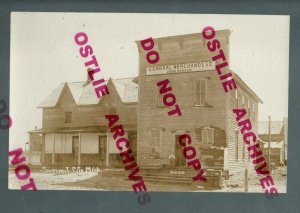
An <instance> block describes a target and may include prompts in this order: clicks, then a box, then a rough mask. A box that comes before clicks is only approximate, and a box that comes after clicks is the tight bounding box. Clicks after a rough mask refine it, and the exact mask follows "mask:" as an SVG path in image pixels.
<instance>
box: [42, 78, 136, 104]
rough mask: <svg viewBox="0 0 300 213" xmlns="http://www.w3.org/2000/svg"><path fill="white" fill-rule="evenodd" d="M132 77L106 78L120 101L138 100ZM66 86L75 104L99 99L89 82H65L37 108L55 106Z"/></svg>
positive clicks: (93, 101) (91, 102)
mask: <svg viewBox="0 0 300 213" xmlns="http://www.w3.org/2000/svg"><path fill="white" fill-rule="evenodd" d="M133 79H134V78H123V79H114V80H113V79H110V80H106V84H109V83H113V85H114V86H115V88H116V90H117V92H118V95H119V97H120V98H121V101H122V102H124V103H134V102H137V101H138V85H137V84H136V83H134V82H132V80H133ZM67 88H69V90H70V92H71V94H72V97H73V99H74V101H75V103H76V104H77V105H92V104H98V103H99V101H100V99H101V98H100V99H99V98H98V97H97V95H96V93H95V90H94V87H93V85H92V83H91V82H90V83H88V84H86V82H69V83H68V82H66V83H63V84H61V85H59V86H58V87H57V88H56V89H54V90H52V92H51V93H50V95H49V96H48V97H47V98H46V99H45V100H44V101H43V102H42V103H41V104H39V106H38V108H46V107H55V106H56V105H57V104H58V102H59V98H60V97H61V95H62V93H63V91H64V90H65V89H67Z"/></svg>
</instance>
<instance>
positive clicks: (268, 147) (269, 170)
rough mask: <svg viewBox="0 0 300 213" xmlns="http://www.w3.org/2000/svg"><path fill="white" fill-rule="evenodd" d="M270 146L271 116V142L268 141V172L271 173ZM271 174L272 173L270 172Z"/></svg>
mask: <svg viewBox="0 0 300 213" xmlns="http://www.w3.org/2000/svg"><path fill="white" fill-rule="evenodd" d="M270 146H271V116H270V115H269V141H268V170H269V171H270V168H271V167H270V162H271V161H270ZM270 172H271V171H270Z"/></svg>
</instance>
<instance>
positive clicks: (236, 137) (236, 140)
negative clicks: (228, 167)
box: [235, 131, 239, 161]
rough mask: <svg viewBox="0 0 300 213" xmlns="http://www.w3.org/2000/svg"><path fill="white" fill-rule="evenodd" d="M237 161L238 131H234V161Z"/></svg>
mask: <svg viewBox="0 0 300 213" xmlns="http://www.w3.org/2000/svg"><path fill="white" fill-rule="evenodd" d="M238 160H239V131H235V161H238Z"/></svg>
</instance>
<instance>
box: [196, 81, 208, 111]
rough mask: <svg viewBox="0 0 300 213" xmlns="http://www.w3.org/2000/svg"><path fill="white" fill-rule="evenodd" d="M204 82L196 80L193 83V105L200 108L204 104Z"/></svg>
mask: <svg viewBox="0 0 300 213" xmlns="http://www.w3.org/2000/svg"><path fill="white" fill-rule="evenodd" d="M206 86H207V85H206V80H197V81H196V82H195V105H196V106H200V105H204V104H205V103H206V93H207V91H206V90H207V89H206Z"/></svg>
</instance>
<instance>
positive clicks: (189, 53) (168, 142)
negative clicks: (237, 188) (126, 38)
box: [138, 34, 228, 168]
mask: <svg viewBox="0 0 300 213" xmlns="http://www.w3.org/2000/svg"><path fill="white" fill-rule="evenodd" d="M195 35H196V34H195ZM195 35H194V37H193V38H192V39H199V43H197V44H195V45H199V46H197V47H195V48H193V49H190V48H185V46H184V44H183V43H184V42H186V41H187V40H188V39H186V38H185V39H183V40H180V39H177V40H176V38H174V39H173V40H172V42H173V43H176V42H177V43H178V45H175V44H174V45H173V47H176V48H177V49H176V48H175V49H173V50H174V51H168V49H166V50H165V49H164V41H162V40H155V42H157V43H156V46H155V49H156V50H157V51H158V52H159V54H160V60H159V62H158V63H157V64H155V66H156V65H169V64H180V63H194V62H202V61H211V56H212V55H210V54H209V52H208V50H207V48H206V45H205V44H206V43H205V42H204V41H203V40H202V35H201V34H197V35H196V36H195ZM220 39H221V40H222V41H223V43H224V47H222V48H224V51H225V52H226V53H228V48H227V44H228V43H227V38H226V37H220ZM138 46H139V44H138ZM178 47H179V48H178ZM139 51H140V58H139V70H140V72H139V103H138V104H139V106H138V124H139V125H138V141H139V146H138V160H139V161H140V160H143V162H148V161H151V160H149V159H148V158H149V155H150V144H151V141H149V130H150V129H151V128H158V129H161V131H162V137H161V152H160V153H161V154H160V158H161V159H162V163H163V164H169V156H171V155H174V152H175V144H176V143H178V142H177V141H175V135H178V134H181V133H182V132H188V133H189V134H190V136H191V138H192V145H193V146H195V147H196V149H197V154H198V156H197V157H200V160H201V161H202V162H203V164H204V165H205V166H206V165H209V166H210V168H211V167H214V166H215V168H223V161H224V159H223V155H222V157H221V156H220V157H218V159H219V160H217V161H216V162H215V163H212V162H211V161H212V160H211V155H210V154H208V155H206V153H205V152H203V153H202V154H201V155H200V149H201V145H202V143H201V136H199V129H201V128H203V127H206V126H210V127H212V126H213V127H214V128H217V129H219V130H223V131H224V135H222V138H221V137H219V135H215V141H216V140H220V141H217V142H216V143H215V144H214V146H216V144H217V145H218V146H220V144H222V145H223V146H226V135H225V128H226V101H225V100H226V97H225V94H224V90H223V87H222V84H221V82H220V80H219V78H218V75H217V72H216V71H215V70H210V71H201V72H193V73H176V74H167V75H151V76H149V75H148V76H147V75H146V67H148V66H152V65H150V64H149V63H148V62H147V61H146V56H145V52H144V51H143V50H141V47H140V46H139ZM164 79H168V80H169V82H170V84H169V85H170V86H171V87H172V89H173V90H172V93H173V94H174V95H175V97H176V101H177V104H178V105H179V107H180V109H181V113H182V116H169V115H168V111H170V110H172V109H174V107H168V108H167V107H159V106H158V98H162V96H161V95H159V88H158V87H157V86H156V83H157V82H159V81H162V80H164ZM198 79H204V80H206V81H207V95H206V97H207V99H206V102H207V104H206V106H195V84H194V83H195V80H198ZM215 133H217V132H215ZM222 152H223V151H222ZM219 154H220V153H219ZM145 159H148V160H145ZM206 159H207V161H206Z"/></svg>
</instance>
